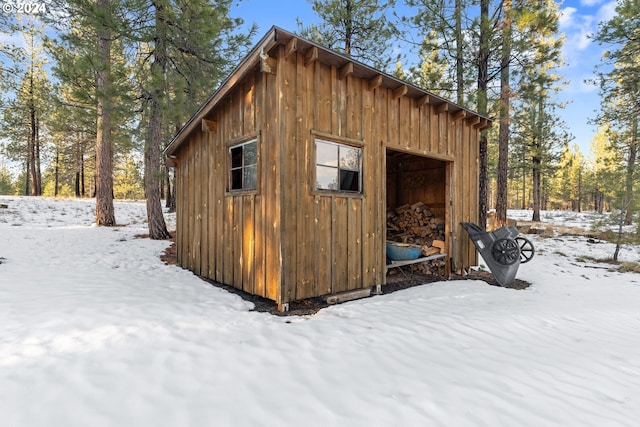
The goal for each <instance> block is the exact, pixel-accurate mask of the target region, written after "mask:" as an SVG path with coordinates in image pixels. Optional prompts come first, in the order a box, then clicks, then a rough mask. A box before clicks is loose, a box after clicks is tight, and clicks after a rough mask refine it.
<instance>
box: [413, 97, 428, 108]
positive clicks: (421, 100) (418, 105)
mask: <svg viewBox="0 0 640 427" xmlns="http://www.w3.org/2000/svg"><path fill="white" fill-rule="evenodd" d="M430 103H431V97H430V96H429V95H424V96H421V97H420V98H418V99H416V100H415V101H413V105H414V106H415V107H416V108H421V107H424V106H425V105H427V104H430Z"/></svg>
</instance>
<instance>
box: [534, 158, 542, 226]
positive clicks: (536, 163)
mask: <svg viewBox="0 0 640 427" xmlns="http://www.w3.org/2000/svg"><path fill="white" fill-rule="evenodd" d="M532 163H533V171H532V181H533V218H532V220H533V221H540V199H541V197H540V187H541V185H540V175H541V174H540V164H541V161H540V158H539V157H537V156H534V157H533V161H532Z"/></svg>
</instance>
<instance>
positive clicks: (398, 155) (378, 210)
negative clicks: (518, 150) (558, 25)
mask: <svg viewBox="0 0 640 427" xmlns="http://www.w3.org/2000/svg"><path fill="white" fill-rule="evenodd" d="M490 125H491V122H490V121H489V120H488V119H487V118H485V117H482V116H480V115H478V114H477V113H474V112H472V111H470V110H468V109H465V108H462V107H461V106H458V105H456V104H453V103H451V102H448V101H446V100H444V99H442V98H440V97H438V96H435V95H433V94H431V93H429V92H427V91H425V90H423V89H420V88H418V87H415V86H412V85H410V84H408V83H406V82H403V81H401V80H398V79H396V78H394V77H391V76H389V75H387V74H384V73H382V72H380V71H378V70H375V69H373V68H371V67H369V66H366V65H363V64H361V63H358V62H357V61H354V60H353V59H351V58H349V57H347V56H344V55H341V54H338V53H336V52H333V51H331V50H328V49H326V48H323V47H321V46H319V45H317V44H315V43H313V42H310V41H309V40H305V39H304V38H301V37H299V36H296V35H294V34H292V33H289V32H287V31H284V30H282V29H280V28H277V27H273V28H272V29H271V30H269V32H268V33H267V34H266V35H265V36H264V37H263V38H262V40H261V41H260V42H259V43H258V45H257V46H256V47H255V48H254V49H253V50H252V51H251V52H250V54H249V55H248V56H247V57H246V58H245V59H244V60H243V61H242V62H241V63H240V65H239V66H238V67H237V68H236V69H235V71H233V73H232V74H231V75H230V76H229V77H228V78H227V80H226V81H225V82H224V83H223V84H222V85H221V86H220V87H219V88H218V89H217V90H216V91H215V93H213V95H212V96H211V97H210V98H209V100H208V101H207V102H206V103H205V104H204V105H203V106H202V107H201V108H200V109H199V110H198V111H197V112H196V113H195V114H194V115H193V116H192V118H191V119H190V120H189V122H187V123H186V125H185V126H184V127H183V128H182V130H181V131H180V132H179V133H178V134H177V135H176V136H175V138H174V139H173V140H172V141H171V143H170V144H169V146H168V147H167V149H166V150H165V155H166V156H167V157H168V158H169V159H170V161H171V162H172V164H173V165H174V166H175V168H176V174H177V188H176V195H177V229H176V234H177V237H176V244H177V260H178V263H179V264H180V265H181V266H183V267H185V268H188V269H189V270H192V271H193V272H194V273H195V274H197V275H200V276H203V277H206V278H209V279H211V280H214V281H217V282H221V283H225V284H228V285H231V286H233V287H235V288H237V289H241V290H244V291H246V292H249V293H251V294H255V295H260V296H262V297H265V298H268V299H271V300H273V301H275V302H277V303H278V306H279V307H280V309H281V310H286V309H287V308H288V303H289V302H291V301H296V300H302V299H306V298H310V297H317V296H326V295H340V294H342V293H345V292H348V291H357V290H364V291H365V292H366V291H367V290H373V291H374V292H375V291H380V289H381V286H384V285H385V283H386V270H387V257H386V252H385V251H386V249H385V247H386V239H387V212H388V210H390V209H393V208H396V207H398V206H402V205H412V204H415V203H418V202H420V203H423V204H425V205H426V206H429V208H430V209H431V210H433V211H435V212H439V214H438V215H440V216H441V217H442V218H443V221H442V224H444V225H443V235H444V236H445V237H444V248H443V252H444V253H446V257H445V259H446V264H447V265H446V272H447V273H446V274H447V275H448V274H449V273H448V272H450V271H452V270H454V271H455V270H457V269H460V268H464V267H468V266H470V265H475V264H476V263H477V254H476V250H475V248H474V247H473V244H472V243H471V242H470V241H469V238H468V237H467V235H466V234H465V232H464V231H463V229H462V227H461V226H460V225H459V224H460V222H461V221H471V222H477V219H478V146H479V138H480V136H479V134H480V131H481V130H482V129H484V128H486V127H488V126H490Z"/></svg>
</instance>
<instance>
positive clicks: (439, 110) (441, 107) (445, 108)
mask: <svg viewBox="0 0 640 427" xmlns="http://www.w3.org/2000/svg"><path fill="white" fill-rule="evenodd" d="M446 111H449V103H448V102H443V103H442V104H440V105H438V106H437V107H436V114H441V113H444V112H446Z"/></svg>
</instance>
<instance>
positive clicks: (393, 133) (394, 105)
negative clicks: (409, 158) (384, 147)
mask: <svg viewBox="0 0 640 427" xmlns="http://www.w3.org/2000/svg"><path fill="white" fill-rule="evenodd" d="M386 92H387V100H388V101H387V102H388V105H389V107H388V108H389V110H388V113H387V114H388V115H389V122H388V132H387V144H391V145H394V146H396V147H397V146H401V145H402V141H400V129H399V124H400V100H399V99H393V97H392V96H390V91H389V90H388V89H387V90H386Z"/></svg>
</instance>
